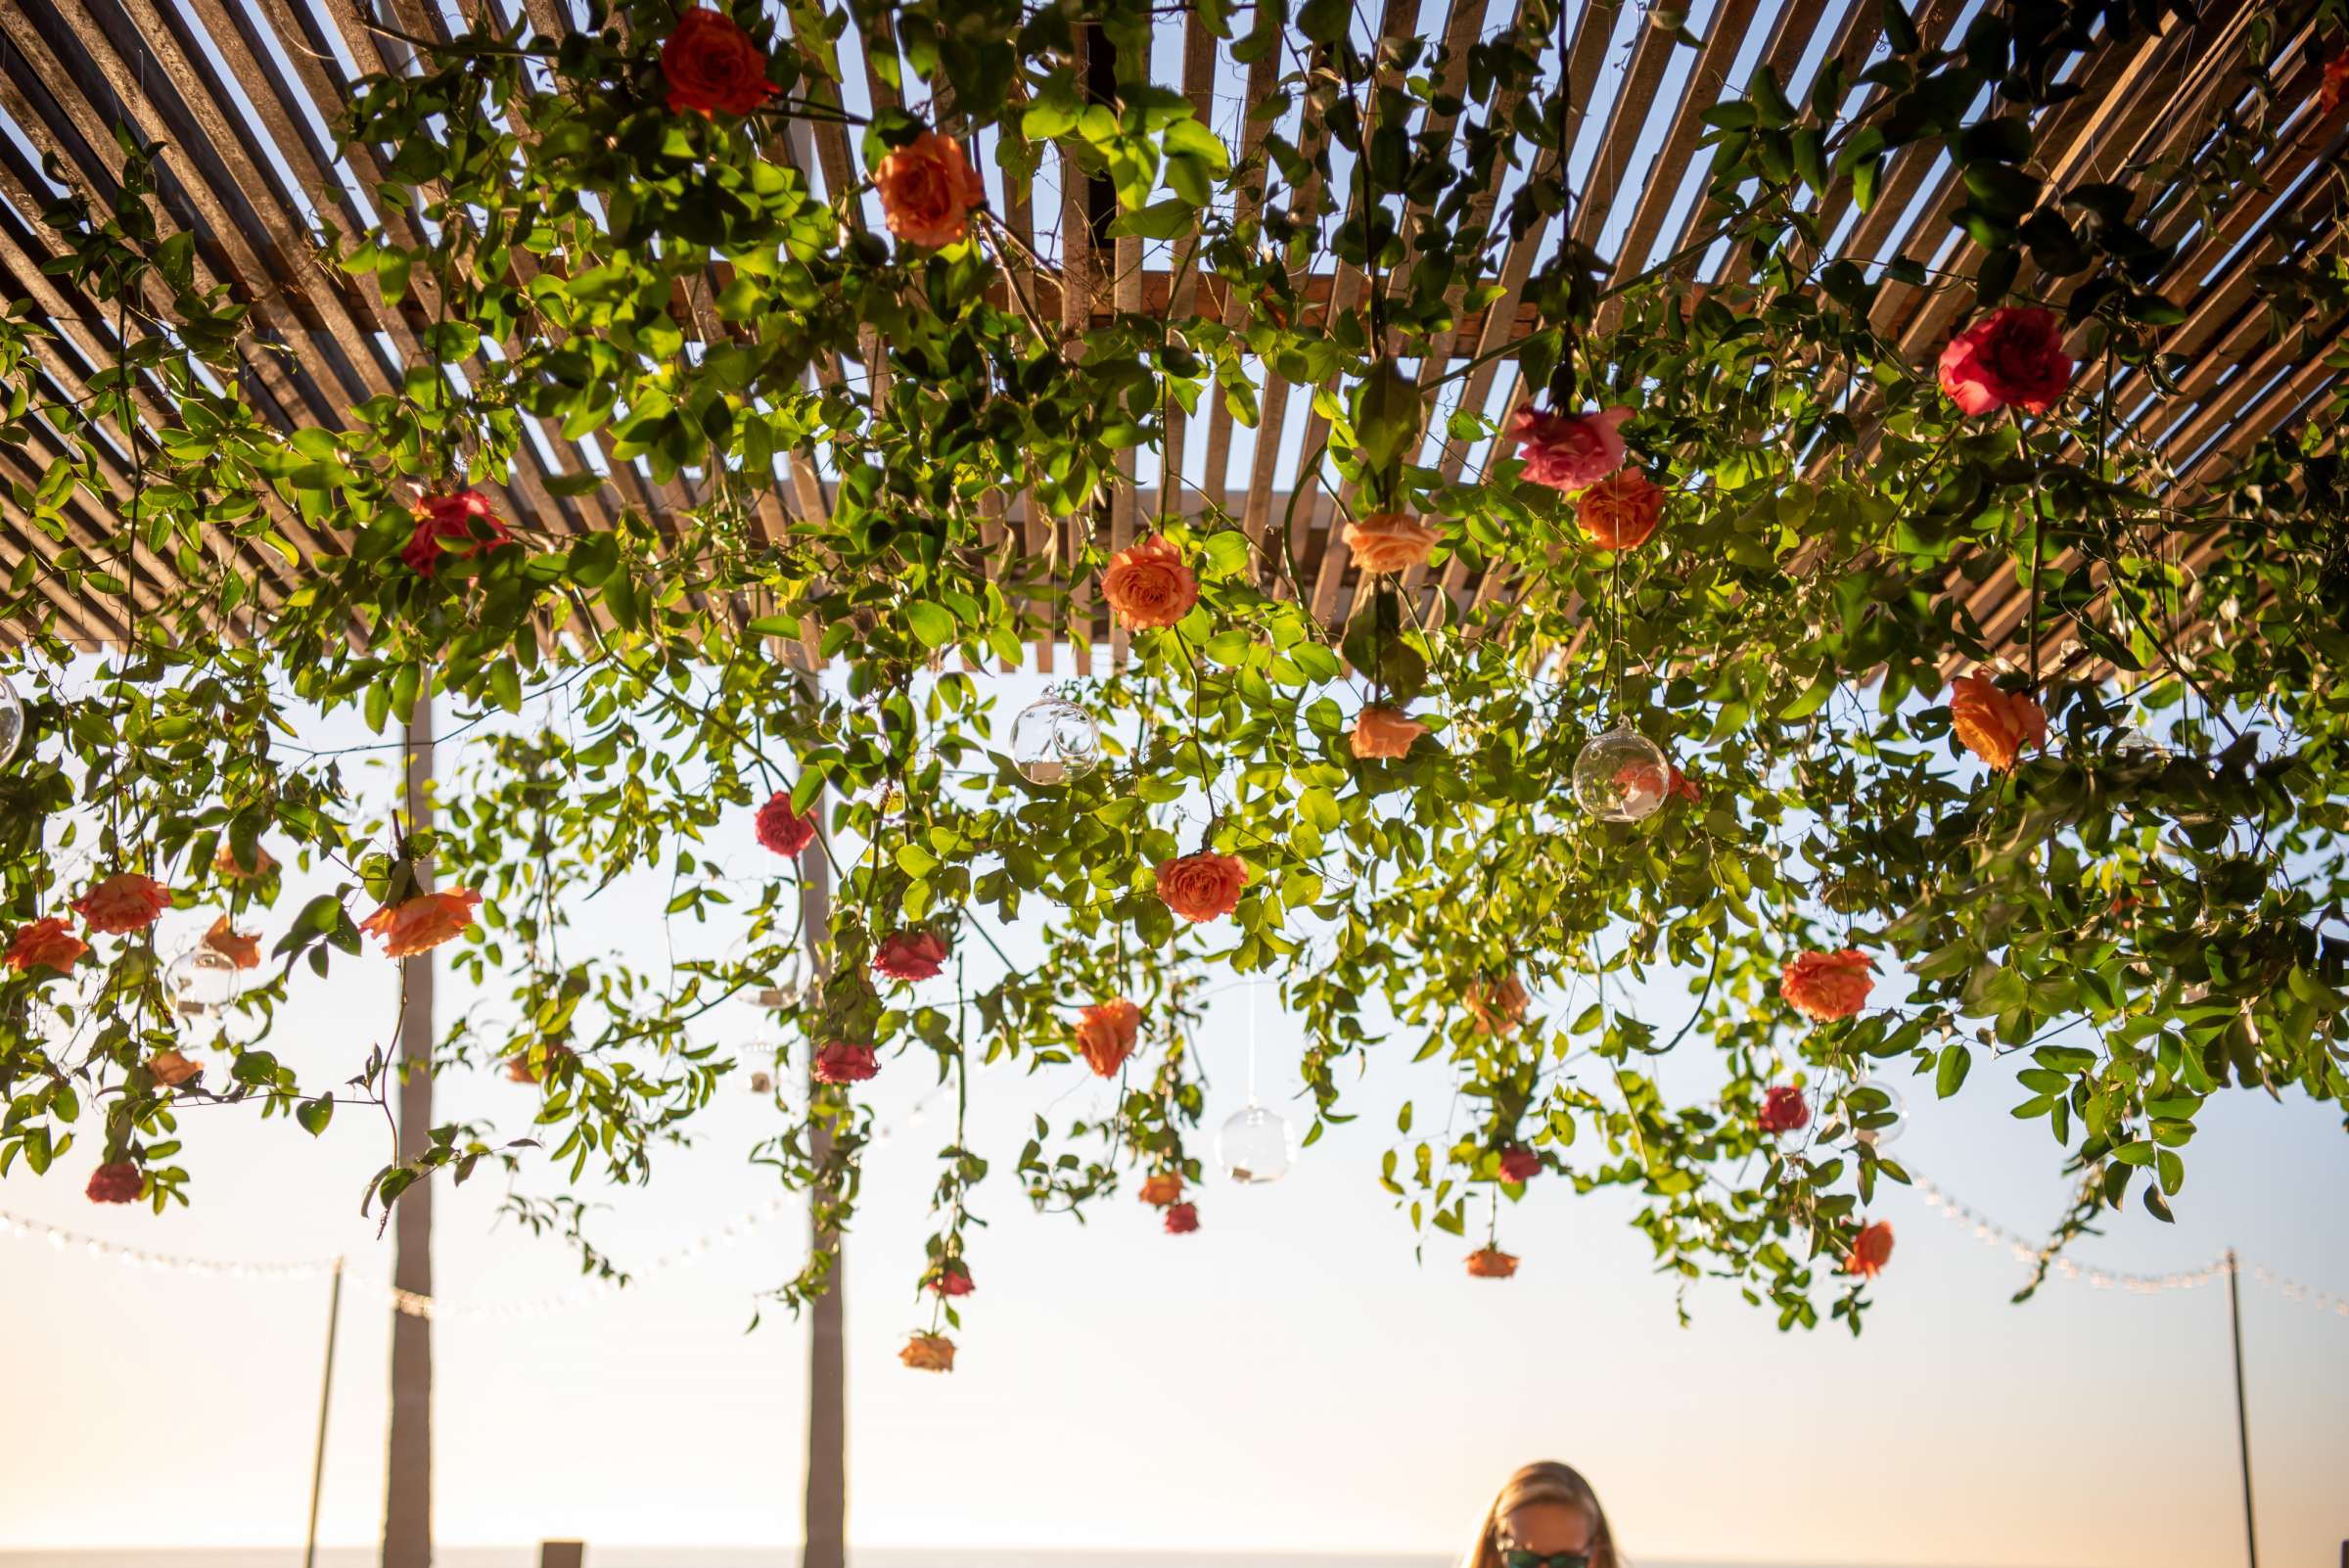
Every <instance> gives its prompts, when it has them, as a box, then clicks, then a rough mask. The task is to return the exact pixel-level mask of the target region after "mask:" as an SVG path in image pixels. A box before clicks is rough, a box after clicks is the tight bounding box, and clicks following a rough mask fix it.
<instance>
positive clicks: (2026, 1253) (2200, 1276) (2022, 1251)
mask: <svg viewBox="0 0 2349 1568" xmlns="http://www.w3.org/2000/svg"><path fill="white" fill-rule="evenodd" d="M1910 1176H1911V1185H1912V1186H1913V1187H1914V1189H1915V1191H1916V1193H1917V1195H1918V1196H1919V1197H1921V1198H1923V1199H1924V1200H1925V1206H1926V1207H1927V1208H1929V1209H1931V1210H1933V1211H1934V1212H1935V1213H1937V1214H1939V1215H1941V1216H1943V1217H1944V1218H1946V1219H1948V1220H1951V1221H1953V1222H1956V1223H1958V1224H1961V1225H1964V1226H1966V1227H1967V1228H1969V1229H1970V1230H1972V1232H1973V1234H1974V1239H1975V1240H1977V1241H1979V1242H1981V1243H1982V1244H1983V1245H1984V1246H1987V1247H2003V1248H2004V1249H2005V1250H2006V1251H2007V1252H2008V1253H2009V1254H2010V1255H2012V1257H2013V1258H2014V1261H2015V1262H2016V1263H2019V1264H2021V1265H2023V1266H2024V1267H2025V1268H2034V1267H2037V1266H2038V1264H2039V1263H2040V1261H2041V1260H2042V1259H2043V1258H2045V1259H2047V1260H2048V1271H2049V1272H2050V1273H2051V1274H2053V1275H2055V1276H2056V1277H2057V1278H2060V1279H2068V1280H2072V1281H2074V1282H2076V1283H2080V1284H2085V1285H2087V1286H2088V1287H2089V1288H2090V1289H2091V1290H2124V1291H2127V1292H2129V1293H2130V1294H2131V1295H2133V1296H2158V1295H2162V1294H2164V1293H2166V1292H2168V1291H2173V1290H2199V1289H2201V1288H2202V1287H2203V1286H2204V1285H2209V1284H2214V1283H2216V1282H2217V1281H2219V1280H2222V1279H2225V1278H2226V1277H2227V1260H2226V1258H2224V1257H2219V1258H2214V1259H2212V1260H2211V1261H2210V1262H2209V1263H2207V1264H2204V1265H2203V1266H2202V1267H2201V1268H2188V1269H2182V1270H2179V1271H2177V1272H2173V1273H2166V1274H2136V1273H2130V1272H2129V1271H2127V1270H2126V1269H2120V1268H2096V1267H2095V1266H2093V1265H2087V1264H2081V1263H2076V1262H2074V1261H2073V1260H2072V1259H2070V1258H2066V1257H2063V1256H2060V1255H2055V1254H2051V1253H2050V1250H2049V1249H2048V1248H2047V1247H2046V1246H2045V1245H2044V1244H2036V1245H2035V1244H2034V1243H2032V1242H2030V1241H2027V1240H2025V1239H2024V1238H2023V1237H2021V1236H2018V1235H2016V1234H2015V1233H2014V1232H2013V1231H2011V1230H2008V1229H2007V1228H2006V1227H2005V1226H2004V1225H2002V1224H2000V1223H1998V1222H1996V1221H1993V1220H1991V1219H1988V1218H1987V1217H1985V1216H1983V1215H1980V1214H1977V1213H1975V1212H1974V1211H1973V1210H1972V1209H1969V1208H1967V1207H1966V1206H1965V1205H1964V1204H1963V1203H1960V1202H1959V1201H1957V1199H1956V1198H1954V1197H1952V1196H1950V1194H1949V1193H1947V1192H1944V1191H1943V1190H1942V1189H1941V1188H1939V1187H1937V1186H1935V1185H1934V1184H1933V1183H1932V1182H1930V1181H1928V1180H1926V1179H1925V1178H1924V1177H1923V1176H1917V1175H1916V1174H1915V1173H1914V1172H1913V1171H1911V1173H1910ZM2235 1267H2236V1268H2237V1269H2238V1270H2239V1269H2241V1268H2245V1267H2246V1266H2245V1265H2243V1264H2242V1263H2240V1262H2239V1261H2238V1262H2237V1263H2236V1265H2235ZM2248 1267H2249V1270H2250V1274H2251V1277H2252V1278H2253V1279H2254V1280H2256V1281H2258V1282H2259V1283H2260V1284H2262V1285H2264V1286H2266V1287H2267V1288H2268V1289H2270V1290H2273V1291H2275V1292H2276V1293H2277V1294H2279V1295H2280V1296H2281V1297H2283V1299H2284V1300H2286V1301H2296V1302H2305V1303H2307V1304H2309V1305H2310V1306H2313V1307H2315V1308H2316V1309H2317V1310H2318V1311H2319V1312H2326V1313H2331V1314H2334V1315H2335V1316H2339V1317H2349V1298H2344V1297H2341V1296H2336V1295H2333V1294H2332V1293H2330V1292H2329V1291H2322V1290H2317V1289H2314V1288H2313V1287H2311V1286H2308V1285H2303V1284H2301V1283H2300V1282H2299V1281H2298V1280H2295V1279H2287V1278H2285V1277H2284V1276H2283V1275H2281V1274H2279V1273H2275V1272H2273V1271H2271V1270H2270V1269H2268V1268H2266V1267H2265V1266H2262V1265H2257V1264H2254V1265H2250V1266H2248Z"/></svg>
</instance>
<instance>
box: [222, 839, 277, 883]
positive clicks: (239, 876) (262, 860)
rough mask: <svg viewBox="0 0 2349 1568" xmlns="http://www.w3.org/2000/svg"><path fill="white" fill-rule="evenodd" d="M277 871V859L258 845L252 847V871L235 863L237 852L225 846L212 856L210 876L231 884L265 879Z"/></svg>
mask: <svg viewBox="0 0 2349 1568" xmlns="http://www.w3.org/2000/svg"><path fill="white" fill-rule="evenodd" d="M276 869H277V859H276V857H275V856H273V855H272V854H270V853H269V852H268V851H267V850H264V849H262V848H261V847H260V846H259V845H257V844H256V845H254V846H253V869H252V870H250V871H248V870H246V869H245V867H243V866H241V865H239V864H238V863H237V852H236V851H234V850H232V849H230V848H229V847H228V846H227V845H225V844H223V845H221V846H220V853H217V854H215V855H213V856H212V875H214V876H217V877H226V878H227V879H228V880H230V881H231V882H243V881H245V880H246V879H248V878H251V877H265V876H267V875H268V874H269V873H270V872H272V871H274V870H276Z"/></svg>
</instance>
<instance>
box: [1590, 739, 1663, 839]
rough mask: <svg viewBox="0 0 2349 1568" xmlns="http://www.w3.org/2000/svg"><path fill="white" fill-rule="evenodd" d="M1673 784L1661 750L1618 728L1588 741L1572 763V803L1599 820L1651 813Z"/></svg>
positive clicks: (1635, 817) (1625, 819)
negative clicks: (1573, 800)
mask: <svg viewBox="0 0 2349 1568" xmlns="http://www.w3.org/2000/svg"><path fill="white" fill-rule="evenodd" d="M1671 784H1672V768H1671V765H1670V764H1669V763H1667V762H1666V761H1664V752H1663V748H1661V747H1659V746H1658V745H1657V744H1656V743H1655V742H1654V741H1651V740H1649V739H1648V738H1647V737H1646V736H1645V735H1642V734H1640V733H1639V732H1638V731H1637V730H1635V729H1631V728H1627V727H1625V726H1622V725H1618V726H1617V727H1615V728H1614V729H1610V730H1608V731H1607V732H1606V733H1605V734H1604V735H1598V736H1594V737H1592V739H1591V740H1590V742H1589V745H1587V746H1585V747H1584V748H1583V751H1582V755H1581V756H1580V757H1577V758H1576V759H1575V760H1574V798H1575V801H1576V803H1577V804H1579V805H1580V806H1581V807H1582V808H1583V809H1584V810H1586V811H1588V812H1589V813H1590V814H1591V815H1592V816H1595V817H1597V818H1598V819H1599V820H1600V821H1601V822H1637V821H1640V820H1642V819H1643V818H1646V817H1650V816H1653V815H1655V814H1656V808H1657V807H1660V806H1662V805H1663V804H1664V797H1665V794H1666V793H1667V791H1668V790H1669V789H1670V787H1671Z"/></svg>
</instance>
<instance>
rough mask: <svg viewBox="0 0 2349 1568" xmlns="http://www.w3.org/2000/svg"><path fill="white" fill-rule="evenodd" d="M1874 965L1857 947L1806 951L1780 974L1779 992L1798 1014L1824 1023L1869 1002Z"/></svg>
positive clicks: (1849, 1013)
mask: <svg viewBox="0 0 2349 1568" xmlns="http://www.w3.org/2000/svg"><path fill="white" fill-rule="evenodd" d="M1875 967H1876V966H1875V964H1874V962H1873V961H1872V960H1871V959H1869V957H1868V956H1867V954H1865V953H1864V952H1861V951H1860V950H1859V949H1857V948H1854V947H1846V948H1844V949H1843V950H1842V951H1841V952H1807V953H1804V954H1803V955H1802V956H1800V957H1798V958H1796V959H1795V960H1794V962H1792V963H1790V964H1788V965H1787V966H1786V967H1785V969H1784V970H1783V971H1781V972H1780V974H1779V976H1778V994H1779V995H1781V996H1783V997H1785V998H1786V1000H1787V1001H1788V1002H1789V1003H1791V1004H1792V1005H1793V1007H1794V1010H1795V1011H1796V1012H1798V1013H1805V1014H1808V1015H1809V1016H1810V1017H1812V1018H1815V1019H1817V1020H1819V1022H1821V1023H1824V1022H1827V1021H1828V1020H1830V1019H1836V1018H1849V1017H1851V1016H1852V1015H1853V1014H1854V1013H1856V1012H1858V1011H1859V1010H1860V1009H1861V1008H1863V1007H1865V1006H1866V1005H1867V993H1868V992H1869V991H1870V990H1871V989H1872V988H1873V987H1874V985H1875V982H1874V981H1873V980H1870V979H1869V978H1868V977H1869V976H1870V975H1871V974H1873V973H1874V972H1875Z"/></svg>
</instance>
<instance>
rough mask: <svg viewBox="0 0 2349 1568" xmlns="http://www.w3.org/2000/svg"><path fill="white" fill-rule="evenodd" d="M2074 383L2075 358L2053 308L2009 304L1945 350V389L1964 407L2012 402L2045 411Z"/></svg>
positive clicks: (1976, 409) (1972, 409)
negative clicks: (2018, 306)
mask: <svg viewBox="0 0 2349 1568" xmlns="http://www.w3.org/2000/svg"><path fill="white" fill-rule="evenodd" d="M2071 384H2072V359H2071V356H2070V355H2069V354H2067V353H2065V352H2064V351H2063V329H2062V328H2061V327H2060V326H2058V325H2057V324H2056V321H2055V317H2054V314H2053V312H2051V311H2047V310H2038V309H2019V308H2016V307H2014V306H2008V307H2006V308H2005V309H2003V310H1994V311H1992V312H1991V314H1990V316H1989V318H1988V319H1987V320H1984V321H1977V322H1975V323H1974V324H1973V325H1972V326H1970V327H1968V328H1966V329H1965V330H1964V331H1963V332H1961V333H1959V334H1957V337H1955V338H1952V339H1951V340H1950V342H1949V346H1948V347H1946V348H1944V349H1942V351H1941V390H1942V391H1943V392H1947V393H1949V395H1950V400H1951V401H1952V402H1955V403H1956V404H1957V407H1958V409H1959V410H1960V411H1961V412H1964V413H1968V414H1991V413H1996V412H1997V411H1998V410H2000V409H2002V408H2004V407H2005V406H2006V405H2007V404H2008V403H2012V404H2014V406H2015V407H2017V408H2020V409H2023V410H2024V411H2025V412H2027V413H2033V414H2044V413H2046V412H2047V411H2048V410H2049V409H2050V408H2052V407H2054V406H2055V403H2056V400H2057V399H2058V398H2060V397H2061V396H2062V395H2063V390H2064V389H2065V388H2066V387H2069V386H2070V385H2071Z"/></svg>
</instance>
